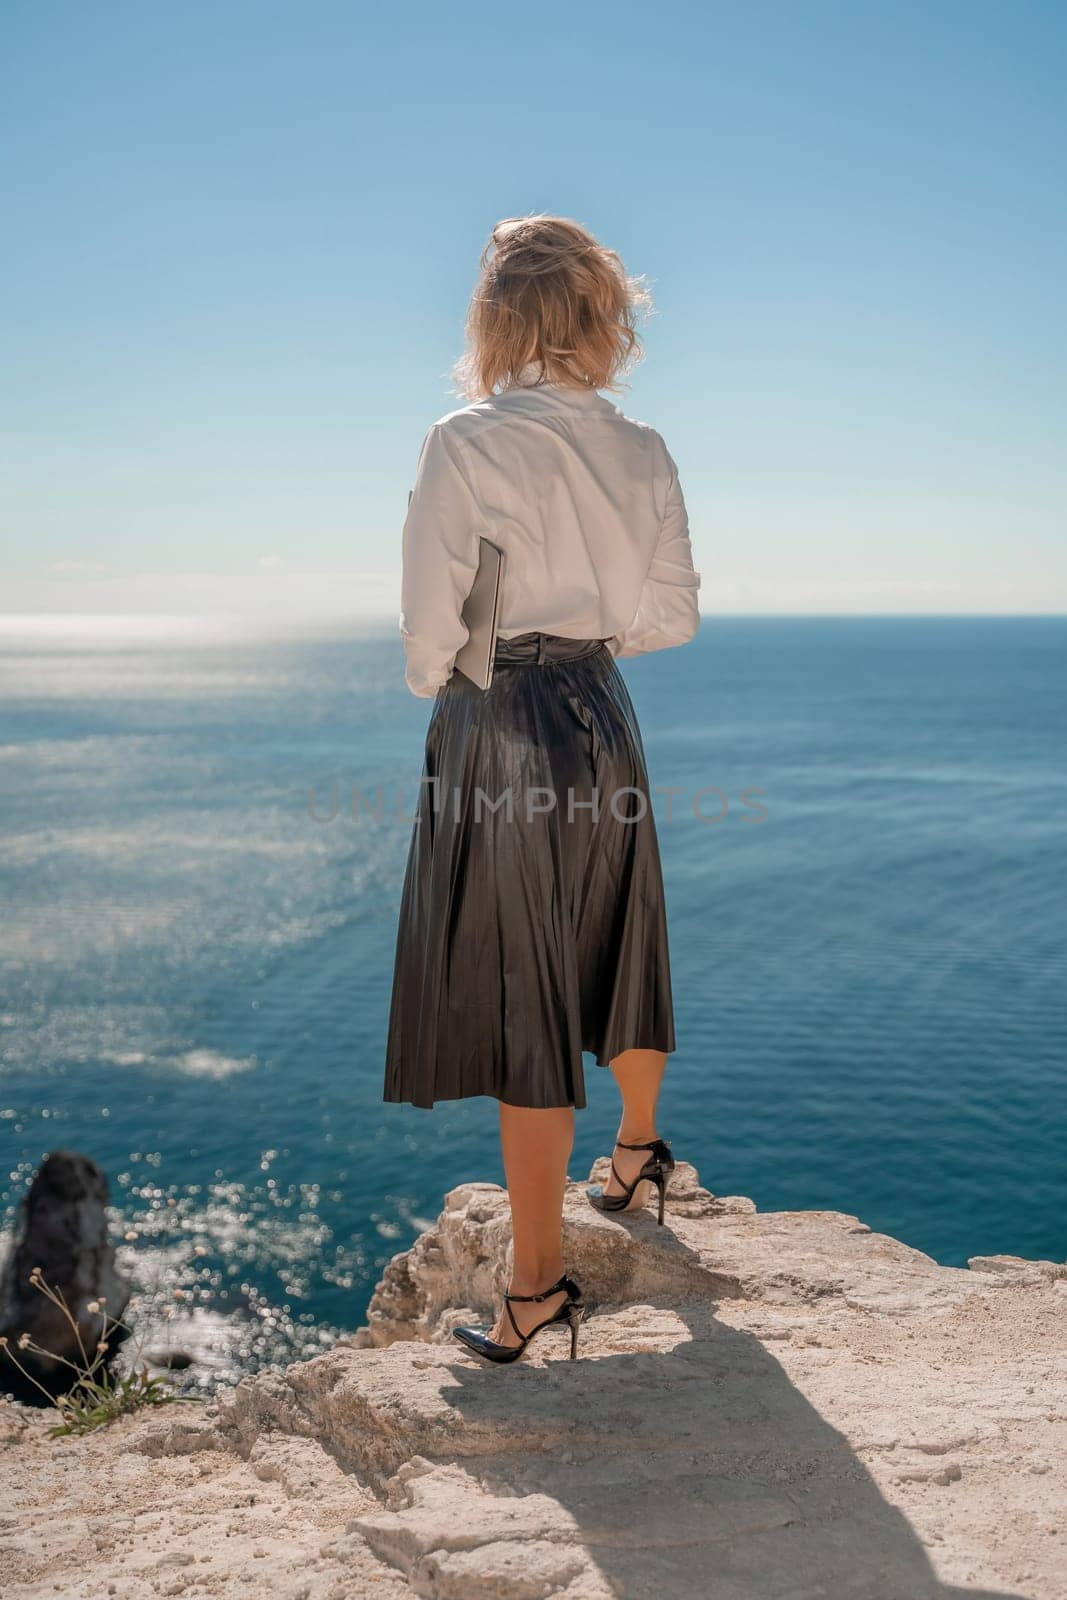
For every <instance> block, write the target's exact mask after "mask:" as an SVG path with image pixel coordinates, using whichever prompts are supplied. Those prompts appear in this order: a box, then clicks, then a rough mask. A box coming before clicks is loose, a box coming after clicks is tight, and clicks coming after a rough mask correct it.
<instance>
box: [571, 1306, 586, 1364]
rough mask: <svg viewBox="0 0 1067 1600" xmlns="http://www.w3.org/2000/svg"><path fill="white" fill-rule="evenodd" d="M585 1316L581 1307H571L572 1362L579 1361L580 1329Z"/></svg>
mask: <svg viewBox="0 0 1067 1600" xmlns="http://www.w3.org/2000/svg"><path fill="white" fill-rule="evenodd" d="M584 1315H585V1312H584V1310H583V1308H582V1307H581V1306H575V1305H572V1306H571V1307H570V1323H571V1360H572V1361H576V1360H577V1359H578V1329H579V1328H580V1327H581V1325H582V1318H583V1317H584Z"/></svg>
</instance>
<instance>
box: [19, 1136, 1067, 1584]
mask: <svg viewBox="0 0 1067 1600" xmlns="http://www.w3.org/2000/svg"><path fill="white" fill-rule="evenodd" d="M604 1168H606V1163H597V1166H596V1167H595V1168H594V1170H593V1173H592V1174H591V1177H592V1178H594V1179H595V1180H600V1179H602V1178H603V1177H604V1175H605V1172H604ZM583 1189H584V1186H583V1185H580V1184H570V1185H569V1186H568V1193H567V1200H566V1212H565V1228H566V1257H567V1265H568V1270H569V1271H570V1272H571V1273H572V1275H573V1276H574V1277H576V1278H577V1279H578V1280H579V1282H580V1283H581V1285H582V1287H583V1290H584V1293H585V1298H586V1301H587V1302H588V1304H589V1306H590V1309H591V1313H592V1314H591V1316H590V1317H589V1319H588V1321H587V1322H586V1323H585V1324H584V1325H583V1328H582V1337H581V1349H580V1359H579V1360H578V1361H576V1362H570V1361H567V1360H565V1359H562V1358H563V1356H564V1354H565V1351H566V1345H567V1341H566V1335H565V1334H564V1333H563V1332H562V1331H561V1332H560V1334H559V1336H558V1339H557V1338H556V1335H555V1334H554V1333H550V1334H545V1335H544V1336H543V1337H542V1338H541V1339H540V1340H539V1341H537V1343H536V1344H535V1345H533V1346H532V1347H531V1354H530V1355H529V1356H528V1357H527V1358H526V1359H525V1360H524V1361H523V1362H521V1363H519V1364H518V1365H515V1366H511V1367H505V1368H494V1367H487V1366H483V1365H482V1364H481V1363H479V1362H477V1360H476V1358H474V1357H472V1356H470V1355H468V1354H467V1353H466V1352H464V1351H463V1350H462V1349H461V1348H460V1347H459V1346H458V1344H457V1343H456V1342H455V1341H454V1340H453V1339H452V1338H451V1336H450V1334H451V1328H452V1327H453V1326H454V1325H455V1324H456V1323H457V1322H461V1321H470V1320H486V1319H488V1318H489V1316H490V1313H491V1310H492V1308H493V1306H494V1303H495V1301H496V1299H497V1297H498V1295H499V1292H500V1290H501V1289H502V1287H503V1284H504V1279H505V1274H506V1271H507V1245H508V1238H509V1224H508V1208H507V1197H506V1195H505V1194H504V1192H503V1191H502V1190H501V1189H499V1188H497V1187H496V1186H495V1185H491V1184H464V1185H462V1186H461V1187H460V1188H458V1189H455V1190H453V1191H452V1192H451V1193H450V1194H449V1195H448V1196H447V1199H446V1205H445V1210H444V1211H443V1213H442V1214H441V1217H440V1218H439V1220H438V1222H437V1224H436V1225H435V1226H434V1227H433V1228H431V1229H429V1230H428V1231H427V1232H426V1233H424V1234H423V1235H422V1236H421V1237H420V1238H419V1239H418V1240H417V1241H416V1243H415V1244H414V1245H413V1246H412V1248H411V1249H410V1250H408V1251H405V1252H404V1253H402V1254H401V1255H398V1256H396V1257H395V1258H394V1259H393V1261H392V1262H391V1263H390V1265H389V1267H388V1268H387V1270H386V1272H385V1274H384V1276H383V1278H382V1280H381V1282H380V1284H379V1285H378V1288H377V1290H376V1292H375V1295H374V1298H373V1300H372V1302H371V1305H370V1308H369V1312H368V1320H367V1325H366V1326H365V1327H364V1328H362V1329H360V1330H359V1331H358V1332H357V1333H355V1334H353V1335H352V1336H351V1337H350V1338H348V1339H346V1340H343V1341H341V1343H339V1344H338V1345H336V1346H335V1347H334V1348H333V1349H332V1350H331V1351H329V1352H328V1353H327V1354H324V1355H322V1356H319V1357H317V1358H316V1359H314V1360H312V1361H308V1362H304V1363H301V1364H299V1365H296V1366H293V1367H290V1368H289V1369H288V1370H287V1371H286V1372H284V1373H275V1372H265V1373H262V1374H260V1375H258V1376H257V1377H254V1378H250V1379H246V1380H245V1381H244V1382H242V1383H241V1384H239V1385H238V1386H237V1388H236V1389H232V1390H228V1391H223V1392H221V1393H220V1394H219V1396H218V1399H217V1403H215V1404H214V1405H209V1406H199V1405H182V1406H180V1407H179V1406H175V1407H169V1408H167V1409H166V1410H164V1411H162V1412H159V1413H157V1414H155V1415H149V1416H144V1417H137V1418H131V1419H129V1420H128V1421H126V1422H123V1423H121V1424H118V1425H116V1426H115V1427H112V1428H110V1429H107V1430H105V1431H104V1432H102V1433H99V1434H97V1435H91V1436H89V1437H87V1438H84V1439H69V1440H59V1441H50V1440H48V1439H46V1437H45V1436H44V1431H43V1427H44V1424H43V1421H42V1418H41V1417H40V1416H39V1415H31V1414H28V1413H26V1412H23V1411H21V1410H20V1409H19V1408H16V1407H13V1406H9V1407H7V1408H6V1410H4V1411H3V1413H2V1415H0V1437H3V1438H4V1439H5V1440H6V1445H7V1447H6V1448H5V1449H4V1450H2V1451H0V1472H2V1473H3V1491H2V1492H3V1502H2V1503H3V1511H2V1514H0V1563H2V1565H0V1578H2V1580H3V1585H4V1592H5V1594H6V1595H8V1596H10V1600H31V1597H33V1600H37V1597H43V1596H45V1595H47V1596H49V1597H55V1596H60V1597H63V1596H70V1597H72V1600H73V1597H75V1596H76V1597H77V1600H96V1597H97V1596H100V1597H103V1596H110V1595H115V1596H117V1597H119V1600H141V1597H142V1596H143V1597H145V1600H148V1597H150V1596H156V1595H183V1596H185V1597H187V1600H196V1597H198V1596H208V1595H214V1596H219V1595H222V1596H227V1597H233V1600H244V1597H246V1596H247V1597H248V1600H253V1597H255V1600H265V1597H269V1596H279V1597H284V1600H362V1597H363V1596H365V1595H368V1594H373V1595H376V1596H383V1597H392V1596H397V1597H400V1596H410V1595H420V1596H426V1597H431V1600H547V1597H550V1596H565V1597H566V1600H631V1597H632V1600H651V1597H657V1600H658V1597H659V1596H670V1597H671V1600H689V1597H693V1600H696V1597H699V1600H816V1597H828V1600H898V1597H899V1600H925V1597H934V1596H937V1597H941V1600H956V1597H959V1600H962V1597H963V1596H964V1595H967V1596H971V1597H986V1600H989V1597H991V1596H1012V1597H1016V1596H1018V1597H1027V1600H1061V1597H1062V1600H1067V1265H1063V1264H1060V1263H1055V1262H1031V1261H1023V1260H1019V1259H1016V1258H1014V1257H1003V1256H1000V1257H984V1258H976V1259H975V1260H974V1261H972V1263H971V1266H970V1269H969V1270H967V1269H957V1268H949V1267H942V1266H939V1265H937V1263H935V1262H934V1261H932V1260H931V1259H930V1258H929V1257H927V1256H924V1255H922V1254H921V1253H920V1252H918V1251H916V1250H912V1249H910V1248H909V1247H908V1246H906V1245H904V1244H901V1243H899V1242H898V1241H897V1240H895V1239H891V1238H888V1237H886V1236H884V1235H881V1234H876V1233H872V1232H871V1231H870V1229H869V1228H867V1227H866V1226H865V1225H864V1224H863V1223H862V1222H860V1221H859V1220H858V1219H857V1218H855V1217H850V1216H844V1215H841V1214H839V1213H836V1212H757V1211H756V1209H755V1207H754V1206H753V1204H752V1202H751V1201H749V1200H746V1199H742V1198H739V1197H716V1196H714V1195H712V1194H711V1193H709V1192H708V1191H707V1190H706V1189H704V1188H702V1187H701V1186H700V1183H699V1180H698V1176H697V1173H696V1172H695V1171H694V1169H693V1168H692V1167H688V1166H685V1165H680V1166H679V1168H678V1171H677V1174H676V1179H675V1182H674V1185H673V1186H672V1190H671V1194H670V1197H669V1201H668V1212H667V1224H666V1226H664V1227H663V1228H658V1227H657V1226H656V1222H655V1217H654V1215H653V1214H652V1213H651V1212H649V1213H647V1214H641V1215H638V1216H636V1217H634V1218H632V1219H629V1218H628V1219H626V1220H625V1221H621V1220H614V1219H611V1218H608V1217H605V1216H602V1215H601V1214H600V1213H598V1212H596V1211H594V1210H593V1208H592V1207H590V1206H589V1204H588V1202H587V1201H586V1200H585V1198H584V1193H583ZM554 1341H555V1342H554Z"/></svg>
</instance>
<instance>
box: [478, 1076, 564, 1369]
mask: <svg viewBox="0 0 1067 1600" xmlns="http://www.w3.org/2000/svg"><path fill="white" fill-rule="evenodd" d="M573 1145H574V1107H573V1106H551V1107H548V1108H546V1109H544V1110H541V1109H537V1108H534V1107H530V1106H509V1105H505V1104H504V1102H503V1101H501V1103H500V1148H501V1151H502V1154H503V1157H504V1175H505V1178H506V1180H507V1186H508V1199H509V1201H510V1202H511V1236H512V1247H513V1259H512V1266H511V1282H510V1283H509V1285H508V1288H509V1289H510V1290H511V1292H512V1293H513V1294H540V1293H541V1291H542V1289H547V1288H548V1286H549V1284H550V1283H555V1282H556V1281H557V1280H558V1279H559V1278H561V1277H562V1276H563V1271H564V1266H563V1190H564V1187H565V1185H566V1181H567V1162H568V1161H569V1160H570V1156H571V1150H572V1148H573ZM566 1298H567V1297H566V1295H565V1294H564V1293H563V1292H562V1291H561V1292H560V1293H558V1294H554V1295H551V1296H550V1297H549V1298H548V1299H547V1300H542V1301H540V1302H539V1303H535V1304H527V1303H524V1302H522V1301H518V1302H516V1301H512V1303H511V1310H512V1313H513V1314H514V1317H515V1321H516V1322H517V1323H518V1325H519V1327H520V1328H521V1329H522V1331H523V1333H527V1332H528V1331H529V1330H530V1329H531V1328H533V1327H536V1326H537V1324H538V1323H539V1322H544V1321H546V1320H547V1318H549V1317H550V1316H551V1315H552V1313H553V1312H554V1311H558V1310H559V1308H560V1306H561V1305H562V1304H563V1302H564V1300H565V1299H566ZM491 1337H492V1338H494V1339H495V1340H497V1341H498V1343H500V1344H509V1345H516V1344H518V1343H519V1340H518V1339H517V1338H516V1337H515V1329H514V1328H513V1327H512V1325H511V1318H510V1317H509V1316H508V1314H507V1312H506V1311H504V1310H503V1309H502V1310H501V1312H500V1316H499V1318H498V1319H497V1322H496V1325H495V1327H494V1328H493V1329H492V1330H491Z"/></svg>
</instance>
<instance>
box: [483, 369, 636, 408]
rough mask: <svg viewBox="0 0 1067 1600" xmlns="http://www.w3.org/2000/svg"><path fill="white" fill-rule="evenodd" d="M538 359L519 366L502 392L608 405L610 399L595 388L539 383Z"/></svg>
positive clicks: (566, 401) (571, 403) (592, 404)
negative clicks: (516, 392)
mask: <svg viewBox="0 0 1067 1600" xmlns="http://www.w3.org/2000/svg"><path fill="white" fill-rule="evenodd" d="M543 370H544V369H543V367H542V365H541V363H540V361H528V362H527V363H526V365H525V366H524V367H520V369H519V371H518V372H517V373H515V375H514V377H513V378H512V379H511V380H510V381H509V382H508V383H506V384H505V385H504V387H503V389H502V390H501V393H502V394H514V393H515V391H516V390H519V389H521V390H523V391H525V392H529V391H530V390H532V391H533V393H534V394H539V395H548V396H551V398H552V399H554V400H561V401H563V402H564V403H565V404H567V405H576V406H610V405H611V401H610V400H606V399H605V398H604V396H603V395H602V394H599V393H598V392H597V390H596V389H578V388H575V387H574V386H572V385H571V384H568V383H551V382H547V383H541V382H539V381H538V380H539V379H540V377H541V374H542V372H543Z"/></svg>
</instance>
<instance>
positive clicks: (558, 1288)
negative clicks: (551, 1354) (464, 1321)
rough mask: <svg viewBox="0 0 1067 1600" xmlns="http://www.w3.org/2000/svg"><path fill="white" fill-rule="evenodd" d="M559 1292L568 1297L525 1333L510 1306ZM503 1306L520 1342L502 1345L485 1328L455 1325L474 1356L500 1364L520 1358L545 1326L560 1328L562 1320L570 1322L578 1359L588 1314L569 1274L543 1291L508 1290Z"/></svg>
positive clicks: (573, 1349) (573, 1356)
mask: <svg viewBox="0 0 1067 1600" xmlns="http://www.w3.org/2000/svg"><path fill="white" fill-rule="evenodd" d="M560 1293H565V1294H566V1296H567V1298H566V1300H564V1302H563V1304H562V1305H561V1306H560V1307H559V1308H558V1309H557V1310H556V1311H555V1312H554V1313H553V1315H552V1316H550V1317H547V1318H546V1319H545V1321H544V1322H539V1323H538V1324H537V1326H536V1327H535V1328H531V1329H530V1331H529V1333H523V1331H522V1329H521V1328H520V1327H519V1325H518V1323H517V1322H516V1321H515V1313H514V1312H513V1311H512V1309H511V1302H512V1301H513V1300H527V1301H533V1300H547V1299H548V1298H549V1296H550V1295H553V1294H560ZM504 1309H505V1311H506V1312H507V1314H508V1317H509V1318H510V1321H511V1326H512V1327H513V1328H514V1330H515V1335H516V1337H517V1338H518V1339H519V1340H520V1341H521V1343H519V1344H501V1343H500V1342H499V1340H497V1339H491V1338H490V1337H489V1334H488V1332H487V1331H486V1329H484V1328H453V1329H452V1333H453V1335H454V1337H455V1338H457V1339H458V1340H459V1342H460V1344H463V1345H466V1347H467V1349H468V1350H473V1351H474V1353H475V1355H478V1356H484V1358H485V1360H486V1361H495V1362H496V1363H497V1364H498V1365H499V1366H504V1365H506V1364H507V1363H508V1362H511V1361H517V1360H518V1359H519V1357H520V1356H521V1355H523V1354H524V1352H525V1350H526V1346H527V1345H528V1344H529V1342H530V1340H531V1339H532V1338H533V1337H534V1336H535V1334H538V1333H540V1332H542V1330H543V1329H545V1328H552V1327H558V1326H559V1325H560V1324H561V1323H567V1324H569V1325H570V1330H571V1354H570V1359H571V1360H572V1361H574V1360H576V1359H577V1355H578V1329H579V1327H580V1325H581V1322H582V1318H583V1317H584V1316H585V1307H584V1305H583V1304H582V1291H581V1289H580V1288H579V1287H578V1285H577V1284H576V1283H575V1281H574V1279H573V1278H568V1276H567V1274H566V1273H564V1274H563V1276H562V1278H560V1280H559V1281H558V1283H554V1284H552V1285H551V1287H550V1288H548V1289H542V1290H541V1293H540V1294H511V1293H510V1292H508V1293H506V1294H505V1295H504Z"/></svg>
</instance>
